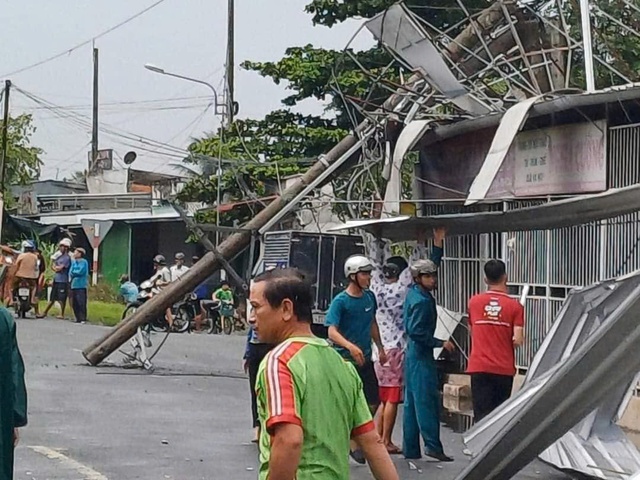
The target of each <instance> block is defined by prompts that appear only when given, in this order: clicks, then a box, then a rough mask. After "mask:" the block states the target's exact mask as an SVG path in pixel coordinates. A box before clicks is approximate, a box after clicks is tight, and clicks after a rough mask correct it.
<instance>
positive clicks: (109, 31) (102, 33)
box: [0, 0, 166, 78]
mask: <svg viewBox="0 0 640 480" xmlns="http://www.w3.org/2000/svg"><path fill="white" fill-rule="evenodd" d="M165 1H166V0H158V1H156V2H155V3H153V4H151V5H149V6H148V7H147V8H145V9H143V10H141V11H139V12H138V13H136V14H135V15H132V16H131V17H129V18H127V19H125V20H123V21H122V22H120V23H118V24H116V25H114V26H113V27H111V28H108V29H107V30H104V31H103V32H101V33H99V34H97V35H95V36H93V37H91V38H90V39H88V40H85V41H84V42H80V43H78V44H76V45H74V46H73V47H71V48H68V49H66V50H64V51H62V52H60V53H56V54H55V55H52V56H50V57H47V58H45V59H43V60H40V61H38V62H35V63H33V64H31V65H28V66H26V67H22V68H19V69H17V70H14V71H12V72H8V73H5V74H2V75H0V77H3V78H6V77H11V76H13V75H17V74H18V73H22V72H26V71H28V70H31V69H34V68H36V67H39V66H41V65H44V64H46V63H49V62H52V61H53V60H57V59H58V58H61V57H64V56H66V55H69V54H71V53H73V52H74V51H75V50H78V49H79V48H82V47H85V46H87V45H91V44H92V43H93V42H95V41H96V40H98V39H99V38H102V37H104V36H105V35H108V34H110V33H111V32H113V31H115V30H117V29H119V28H121V27H123V26H125V25H127V24H128V23H129V22H132V21H133V20H135V19H136V18H138V17H140V16H142V15H144V14H145V13H147V12H148V11H150V10H153V9H154V8H156V7H157V6H158V5H160V4H162V3H164V2H165Z"/></svg>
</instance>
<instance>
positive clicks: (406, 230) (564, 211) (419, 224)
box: [329, 185, 640, 242]
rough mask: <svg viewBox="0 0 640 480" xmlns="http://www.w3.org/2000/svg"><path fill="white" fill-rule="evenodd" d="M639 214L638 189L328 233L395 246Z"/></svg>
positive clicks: (354, 225)
mask: <svg viewBox="0 0 640 480" xmlns="http://www.w3.org/2000/svg"><path fill="white" fill-rule="evenodd" d="M638 210H640V185H632V186H630V187H625V188H617V189H612V190H609V191H607V192H604V193H598V194H595V195H582V196H579V197H574V198H569V199H564V200H558V201H554V202H549V203H545V204H544V205H538V206H535V207H527V208H520V209H516V210H510V211H507V212H481V213H460V214H452V215H435V216H432V217H408V216H400V217H391V218H384V219H374V220H371V219H368V220H353V221H350V222H346V223H344V224H343V225H340V226H338V227H333V228H331V229H329V231H339V230H349V229H361V230H365V231H367V232H369V233H372V234H374V235H376V236H379V237H381V238H388V239H390V240H393V241H395V242H404V241H412V240H415V239H416V238H418V237H419V235H418V233H419V232H420V233H422V232H424V233H426V234H427V235H429V234H430V232H431V230H432V229H433V228H436V227H445V228H446V229H447V234H448V235H449V236H451V235H470V234H476V235H477V234H481V233H496V232H517V231H527V230H550V229H554V228H565V227H572V226H574V225H583V224H585V223H589V222H593V221H597V220H604V219H606V218H613V217H618V216H620V215H626V214H629V213H633V212H636V211H638Z"/></svg>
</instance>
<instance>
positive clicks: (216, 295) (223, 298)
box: [213, 280, 234, 317]
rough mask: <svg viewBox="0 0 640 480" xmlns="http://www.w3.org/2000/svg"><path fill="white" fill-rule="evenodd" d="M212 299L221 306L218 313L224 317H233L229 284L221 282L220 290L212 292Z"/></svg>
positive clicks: (232, 300)
mask: <svg viewBox="0 0 640 480" xmlns="http://www.w3.org/2000/svg"><path fill="white" fill-rule="evenodd" d="M213 299H214V300H217V301H219V302H220V304H221V308H220V313H222V315H224V316H226V317H231V316H233V302H234V299H233V292H232V291H231V288H230V287H229V282H227V281H226V280H223V281H222V283H221V284H220V288H219V289H218V290H216V291H215V292H213Z"/></svg>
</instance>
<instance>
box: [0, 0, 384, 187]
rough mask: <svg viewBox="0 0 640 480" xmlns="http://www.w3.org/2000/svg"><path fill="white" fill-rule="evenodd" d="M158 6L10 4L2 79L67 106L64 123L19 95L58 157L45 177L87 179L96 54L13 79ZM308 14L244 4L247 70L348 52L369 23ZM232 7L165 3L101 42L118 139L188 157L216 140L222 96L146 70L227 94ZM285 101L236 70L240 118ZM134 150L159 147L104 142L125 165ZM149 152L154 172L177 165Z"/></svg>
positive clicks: (106, 108)
mask: <svg viewBox="0 0 640 480" xmlns="http://www.w3.org/2000/svg"><path fill="white" fill-rule="evenodd" d="M156 1H157V0H135V1H133V0H91V1H86V0H84V1H79V0H65V1H64V2H61V1H51V0H29V1H18V0H8V1H5V2H4V8H3V12H2V13H3V15H2V16H3V36H2V37H3V41H2V42H0V58H1V59H2V62H0V78H1V79H2V80H3V81H4V80H5V79H10V80H12V82H13V83H14V84H15V85H16V87H18V88H21V89H22V90H24V91H27V92H30V93H32V94H35V95H36V96H37V97H40V98H42V99H44V100H45V101H46V102H48V103H50V104H55V105H58V106H62V107H65V108H63V109H60V110H56V113H57V115H59V116H62V117H64V118H59V116H56V114H54V112H52V111H51V110H48V109H47V108H43V106H42V105H40V106H38V105H36V104H35V103H33V101H32V100H30V99H28V98H26V97H25V96H24V95H23V94H21V93H20V92H18V91H14V92H12V95H11V102H10V104H11V113H12V115H15V114H18V113H22V112H29V113H33V114H34V117H35V125H36V127H37V132H36V134H35V135H34V137H33V143H34V144H35V145H37V146H39V147H41V148H43V149H44V150H45V152H46V153H45V154H44V155H43V159H44V161H45V166H44V168H43V170H42V176H41V178H56V176H57V177H58V178H59V179H62V178H63V177H64V176H65V175H66V176H70V175H71V174H72V173H73V172H75V171H77V170H83V169H85V168H86V165H87V151H88V150H89V149H90V147H89V145H88V144H89V142H90V140H91V132H90V128H87V126H86V125H83V123H84V124H86V122H87V121H88V119H89V118H90V115H91V108H90V104H91V85H92V48H91V45H86V46H84V47H81V48H78V49H76V50H74V51H71V52H69V53H68V54H65V55H63V56H62V57H60V58H57V59H55V60H52V61H50V62H48V63H45V64H43V65H40V66H38V67H35V68H32V69H29V70H26V71H24V72H21V73H15V74H11V73H12V72H15V71H17V70H19V69H22V68H24V67H28V66H30V65H33V64H35V63H37V62H40V61H42V60H44V59H46V58H48V57H51V56H53V55H55V54H58V53H60V52H65V51H68V50H69V49H71V48H72V47H73V46H75V45H78V44H80V43H82V42H84V41H86V40H89V39H91V38H93V37H95V36H96V35H98V34H99V33H101V32H103V31H105V30H107V29H109V28H111V27H113V26H115V25H117V24H119V23H120V22H122V21H123V20H126V19H127V18H129V17H131V16H133V15H135V14H136V13H138V12H140V11H141V10H143V9H145V8H146V7H148V6H150V5H152V4H153V3H155V2H156ZM306 3H307V1H306V0H236V63H240V62H241V61H243V60H247V59H250V60H259V61H266V60H277V59H279V58H281V57H282V54H283V53H284V50H285V49H286V48H287V47H289V46H302V45H305V44H307V43H311V44H313V45H315V46H322V47H328V48H336V49H341V48H343V47H345V46H346V45H347V42H349V40H350V39H351V37H352V36H353V35H354V33H355V32H356V31H357V30H358V28H359V26H360V23H359V22H357V21H352V22H348V23H345V24H342V25H338V26H336V27H334V28H332V29H327V28H325V27H314V26H313V25H312V24H311V17H310V16H309V15H307V14H305V13H304V6H305V4H306ZM226 6H227V0H165V1H164V2H163V3H162V4H160V5H158V6H157V7H155V8H153V9H152V10H150V11H148V12H146V13H145V14H144V15H142V16H140V17H138V18H136V19H134V20H132V21H131V22H130V23H128V24H126V25H124V26H122V27H120V28H118V29H117V30H115V31H113V32H111V33H109V34H108V35H106V36H104V37H102V38H100V39H98V40H96V42H95V43H96V47H98V48H99V49H100V103H101V113H100V123H101V127H104V128H107V129H109V130H112V131H114V132H117V134H118V135H121V134H123V133H124V134H125V135H129V136H131V137H136V138H138V137H139V136H144V137H147V138H150V139H153V140H156V141H159V142H163V143H169V144H171V145H175V146H176V147H181V148H184V147H186V146H187V145H188V144H189V139H190V138H192V137H198V136H200V135H202V134H203V133H205V132H210V131H212V130H213V129H214V128H215V127H216V125H217V124H218V122H219V119H218V118H217V117H214V116H213V114H212V111H211V109H210V110H209V111H207V112H204V110H205V107H206V105H207V104H208V103H209V99H208V98H207V95H209V92H210V91H209V90H208V89H207V88H206V87H205V86H201V85H197V84H192V83H188V82H185V81H182V80H178V79H174V78H170V77H167V76H164V75H158V74H154V73H152V72H149V71H147V70H145V69H144V64H145V63H153V64H156V65H158V66H161V67H163V68H164V69H165V70H167V71H172V72H176V73H180V74H183V75H186V76H190V77H195V78H199V79H203V80H207V81H209V82H210V83H212V84H213V85H214V86H215V87H220V89H221V87H222V79H223V74H224V62H225V55H226V31H227V30H226V18H227V10H226ZM372 42H373V40H372V38H371V36H370V35H369V34H368V33H367V32H366V31H363V32H361V33H360V34H359V35H358V36H357V37H356V39H355V41H354V42H353V43H352V45H353V47H354V48H356V49H360V48H365V47H368V46H369V45H371V44H372ZM9 74H11V75H9ZM285 93H286V92H285V91H284V86H283V85H280V86H277V85H274V84H273V83H271V81H270V80H269V79H265V78H262V77H260V76H259V75H257V74H255V73H252V72H246V71H243V70H240V69H239V68H236V100H237V101H238V102H239V103H240V114H239V117H261V116H263V115H264V114H265V113H267V112H269V111H271V110H273V109H275V108H278V107H279V105H280V100H281V98H282V97H283V96H284V95H285ZM185 97H186V98H185ZM168 99H173V100H168ZM156 100H161V101H157V102H156ZM141 102H142V103H141ZM176 107H177V108H176ZM167 108H171V109H169V110H167ZM303 108H304V111H307V112H310V113H318V112H321V111H322V105H320V104H319V103H318V102H305V105H304V107H303ZM79 116H85V117H86V118H82V117H79ZM127 144H128V145H127ZM133 145H135V146H138V147H141V148H147V149H151V150H153V149H155V148H156V147H150V146H149V144H148V143H147V144H140V143H139V142H138V141H137V140H131V139H129V140H127V139H123V138H122V137H121V136H114V135H111V134H107V133H105V132H101V133H100V148H113V149H114V150H115V151H116V152H117V153H118V154H119V155H120V156H124V154H125V153H126V152H127V151H128V150H132V149H135V148H133ZM164 151H165V152H168V150H166V149H164ZM138 152H139V155H140V156H139V158H140V159H141V161H142V162H144V163H145V164H146V165H149V164H151V165H153V164H154V162H165V161H175V160H173V159H171V158H168V157H166V156H162V155H157V154H155V155H154V154H152V153H146V152H144V151H142V150H138Z"/></svg>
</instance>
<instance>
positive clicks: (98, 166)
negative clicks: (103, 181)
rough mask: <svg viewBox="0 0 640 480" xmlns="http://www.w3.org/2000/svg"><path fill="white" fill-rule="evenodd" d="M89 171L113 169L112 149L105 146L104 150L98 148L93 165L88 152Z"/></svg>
mask: <svg viewBox="0 0 640 480" xmlns="http://www.w3.org/2000/svg"><path fill="white" fill-rule="evenodd" d="M88 157H89V172H94V171H100V170H113V149H111V148H107V149H104V150H98V155H97V157H96V162H95V165H94V163H93V158H92V157H91V152H89V155H88Z"/></svg>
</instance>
